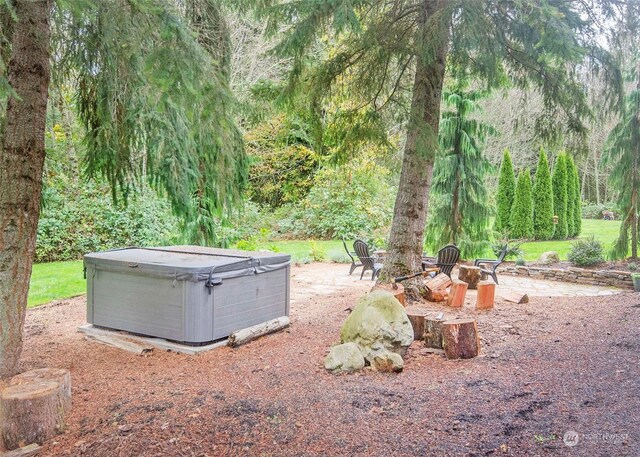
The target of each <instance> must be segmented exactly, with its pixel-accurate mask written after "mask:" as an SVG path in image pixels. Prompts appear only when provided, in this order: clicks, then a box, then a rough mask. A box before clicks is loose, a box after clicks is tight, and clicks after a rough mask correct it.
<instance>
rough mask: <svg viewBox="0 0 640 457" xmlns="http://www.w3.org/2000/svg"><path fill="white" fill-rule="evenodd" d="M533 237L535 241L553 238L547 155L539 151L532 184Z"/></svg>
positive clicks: (551, 196)
mask: <svg viewBox="0 0 640 457" xmlns="http://www.w3.org/2000/svg"><path fill="white" fill-rule="evenodd" d="M533 196H534V198H533V235H534V237H535V239H536V240H550V239H551V237H553V230H554V227H553V187H552V185H551V172H550V170H549V162H548V161H547V154H546V153H545V152H544V150H543V149H540V158H539V159H538V168H537V169H536V174H535V178H534V182H533Z"/></svg>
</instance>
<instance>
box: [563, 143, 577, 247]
mask: <svg viewBox="0 0 640 457" xmlns="http://www.w3.org/2000/svg"><path fill="white" fill-rule="evenodd" d="M564 160H565V167H566V172H567V180H566V186H567V237H572V236H574V235H573V234H574V232H575V227H574V226H575V221H574V214H575V208H576V204H577V203H576V200H577V199H579V198H580V197H579V196H577V195H576V188H575V186H574V182H573V170H574V168H575V163H574V161H573V157H572V156H571V155H569V154H566V153H565V156H564ZM576 173H577V171H576Z"/></svg>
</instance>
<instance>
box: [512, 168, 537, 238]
mask: <svg viewBox="0 0 640 457" xmlns="http://www.w3.org/2000/svg"><path fill="white" fill-rule="evenodd" d="M510 225H511V231H510V234H511V236H513V237H514V238H527V239H528V238H532V237H533V200H532V197H531V174H530V172H529V169H528V168H527V169H526V170H524V171H521V172H520V174H519V175H518V182H517V184H516V193H515V197H514V199H513V207H512V208H511V222H510Z"/></svg>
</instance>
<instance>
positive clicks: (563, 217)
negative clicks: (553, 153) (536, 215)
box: [552, 152, 568, 240]
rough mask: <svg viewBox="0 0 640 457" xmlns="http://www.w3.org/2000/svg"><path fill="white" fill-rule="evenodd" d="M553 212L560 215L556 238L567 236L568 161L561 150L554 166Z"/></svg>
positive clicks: (561, 238)
mask: <svg viewBox="0 0 640 457" xmlns="http://www.w3.org/2000/svg"><path fill="white" fill-rule="evenodd" d="M552 185H553V213H554V216H557V217H558V223H557V224H556V229H555V231H554V234H553V238H554V239H556V240H564V239H566V238H567V234H568V229H567V161H566V159H565V154H564V153H563V152H561V153H560V154H558V157H557V158H556V164H555V165H554V167H553V177H552Z"/></svg>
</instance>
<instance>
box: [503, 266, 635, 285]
mask: <svg viewBox="0 0 640 457" xmlns="http://www.w3.org/2000/svg"><path fill="white" fill-rule="evenodd" d="M498 273H499V274H506V275H511V276H530V277H532V278H538V279H548V280H551V281H564V282H573V283H577V284H590V285H593V286H613V287H620V288H623V289H633V280H632V279H631V273H629V272H628V271H614V270H585V269H584V268H576V267H569V268H568V269H566V270H564V269H560V268H544V267H525V266H506V267H501V268H498Z"/></svg>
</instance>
